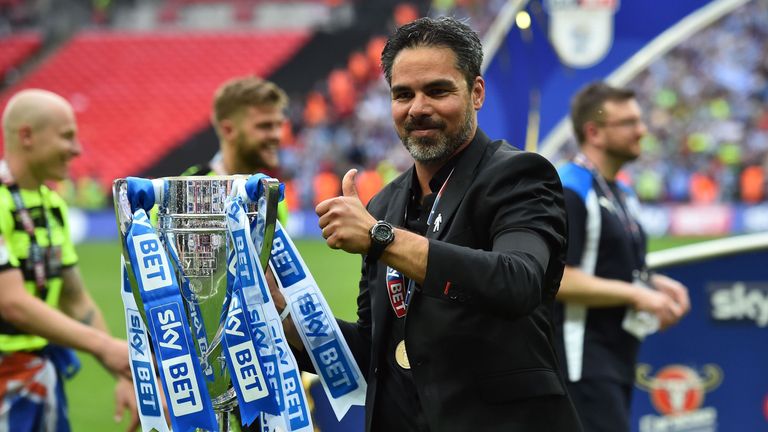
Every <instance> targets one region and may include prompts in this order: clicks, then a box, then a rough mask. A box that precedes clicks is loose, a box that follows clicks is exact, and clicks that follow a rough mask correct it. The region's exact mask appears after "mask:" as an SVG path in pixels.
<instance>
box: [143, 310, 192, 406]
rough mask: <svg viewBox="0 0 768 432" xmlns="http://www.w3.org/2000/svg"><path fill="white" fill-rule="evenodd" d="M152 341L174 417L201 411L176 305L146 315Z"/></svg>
mask: <svg viewBox="0 0 768 432" xmlns="http://www.w3.org/2000/svg"><path fill="white" fill-rule="evenodd" d="M150 315H151V316H152V317H153V318H154V319H153V322H152V327H153V330H154V331H153V333H154V335H153V336H154V337H155V338H156V339H157V343H158V345H159V348H160V351H161V356H160V357H161V359H162V361H161V369H162V371H163V378H164V381H165V384H166V388H167V390H168V395H169V398H170V400H171V410H172V411H173V413H174V415H176V416H177V417H178V416H183V415H187V414H192V413H195V412H198V411H201V410H202V409H203V404H202V403H201V402H202V401H201V399H200V395H199V394H198V389H199V386H198V382H197V377H195V369H194V366H193V363H192V356H191V354H190V351H189V348H188V347H189V343H188V342H187V335H186V334H185V332H184V327H183V326H184V324H183V323H182V321H181V316H182V315H181V310H180V309H179V304H177V303H168V304H164V305H161V306H158V307H154V308H152V309H151V311H150Z"/></svg>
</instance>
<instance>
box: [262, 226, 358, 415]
mask: <svg viewBox="0 0 768 432" xmlns="http://www.w3.org/2000/svg"><path fill="white" fill-rule="evenodd" d="M276 223H277V227H276V228H275V237H274V240H273V242H272V252H271V256H270V265H271V266H272V270H273V272H274V274H275V276H276V277H277V281H278V284H279V285H280V288H281V289H282V290H283V294H284V295H285V298H286V307H290V308H291V314H290V315H291V319H292V320H293V323H294V324H295V326H296V329H297V330H298V332H299V335H300V336H301V340H302V342H303V343H304V346H305V347H306V349H307V352H308V353H309V356H310V359H311V360H312V364H313V365H314V366H315V371H317V373H318V375H319V376H320V382H321V383H322V384H323V389H324V390H325V393H326V395H327V396H328V401H329V402H330V404H331V407H333V412H334V413H335V414H336V418H337V419H339V420H341V418H342V417H344V415H345V414H346V413H347V411H348V410H349V408H350V407H352V406H353V405H365V393H366V386H367V384H366V382H365V378H364V377H363V374H362V373H361V372H360V367H359V366H358V365H357V362H356V361H355V358H354V356H353V355H352V351H351V350H350V349H349V345H347V341H346V340H345V339H344V335H343V334H342V333H341V329H339V325H338V323H337V322H336V319H335V318H334V317H333V314H332V313H331V308H330V307H329V306H328V302H327V301H326V300H325V297H323V294H322V292H320V289H319V288H318V286H317V282H315V279H314V278H313V277H312V274H311V273H310V272H309V268H308V267H307V265H306V264H305V263H304V260H303V259H302V258H301V255H300V254H299V251H298V249H297V248H296V246H295V245H294V244H293V241H292V240H291V238H290V237H289V236H288V233H286V232H285V230H284V229H283V227H282V225H280V222H276Z"/></svg>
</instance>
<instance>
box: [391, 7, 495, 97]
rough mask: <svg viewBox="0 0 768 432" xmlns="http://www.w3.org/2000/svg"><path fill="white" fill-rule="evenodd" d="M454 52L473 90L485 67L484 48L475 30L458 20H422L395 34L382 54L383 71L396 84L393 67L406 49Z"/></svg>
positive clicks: (401, 28) (445, 18)
mask: <svg viewBox="0 0 768 432" xmlns="http://www.w3.org/2000/svg"><path fill="white" fill-rule="evenodd" d="M421 46H426V47H441V48H450V49H451V50H452V51H453V52H454V53H455V54H456V68H457V69H458V70H459V71H461V73H462V74H463V75H464V78H465V79H466V80H467V85H468V86H469V88H472V84H473V83H474V81H475V78H476V77H478V76H480V68H481V66H482V64H483V46H482V45H481V44H480V38H479V37H478V36H477V33H475V31H474V30H472V29H471V28H469V26H467V25H466V24H464V23H462V22H460V21H458V20H457V19H456V18H451V17H440V18H419V19H417V20H415V21H413V22H410V23H408V24H406V25H404V26H402V27H400V28H398V29H397V31H395V34H393V35H392V36H391V37H390V38H389V40H387V44H386V45H384V50H383V51H382V52H381V68H382V70H383V71H384V77H385V78H386V79H387V83H389V84H390V85H391V84H392V63H393V62H394V60H395V57H396V56H397V54H398V53H399V52H400V51H402V50H403V49H406V48H416V47H421Z"/></svg>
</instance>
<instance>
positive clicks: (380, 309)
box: [370, 167, 415, 350]
mask: <svg viewBox="0 0 768 432" xmlns="http://www.w3.org/2000/svg"><path fill="white" fill-rule="evenodd" d="M414 173H415V171H414V169H413V167H411V168H410V170H408V171H407V172H406V173H405V175H404V176H402V177H399V178H398V179H397V180H395V181H399V184H397V185H396V186H395V187H393V188H392V193H391V195H390V196H389V197H388V198H387V202H388V203H389V204H388V206H387V210H386V213H385V214H384V216H383V219H384V220H386V221H387V222H389V223H391V224H392V225H394V226H396V227H400V228H402V227H403V226H404V225H405V207H406V206H407V205H408V199H409V198H410V197H409V196H408V195H409V193H410V190H411V188H410V185H411V182H412V181H413V176H414V175H415V174H414ZM376 216H377V217H378V218H379V219H382V216H381V215H376ZM375 265H376V266H378V268H377V272H376V281H375V283H374V285H373V286H371V287H370V288H371V294H370V295H371V311H372V314H373V326H374V329H373V335H374V338H375V340H374V344H375V346H376V348H375V349H377V350H378V349H379V347H381V346H382V345H381V340H382V339H381V337H384V334H383V333H382V332H381V331H378V330H377V329H376V328H375V326H377V325H380V326H381V328H382V329H386V328H388V326H389V320H390V319H391V317H392V313H390V309H391V307H392V306H391V304H390V301H389V297H388V295H387V290H386V289H380V287H386V286H387V280H386V279H387V266H386V264H384V263H383V262H379V263H377V264H375Z"/></svg>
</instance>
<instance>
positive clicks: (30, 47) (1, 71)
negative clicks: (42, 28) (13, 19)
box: [0, 33, 41, 79]
mask: <svg viewBox="0 0 768 432" xmlns="http://www.w3.org/2000/svg"><path fill="white" fill-rule="evenodd" d="M40 45H41V37H40V35H39V34H38V33H19V34H13V35H10V36H5V37H2V38H0V79H2V78H3V77H5V75H6V74H7V73H8V72H9V71H10V70H12V69H13V68H16V67H18V66H19V65H21V64H22V63H23V62H24V61H25V60H26V59H27V58H29V56H31V55H32V54H34V53H35V52H36V51H37V50H38V49H39V48H40Z"/></svg>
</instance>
